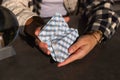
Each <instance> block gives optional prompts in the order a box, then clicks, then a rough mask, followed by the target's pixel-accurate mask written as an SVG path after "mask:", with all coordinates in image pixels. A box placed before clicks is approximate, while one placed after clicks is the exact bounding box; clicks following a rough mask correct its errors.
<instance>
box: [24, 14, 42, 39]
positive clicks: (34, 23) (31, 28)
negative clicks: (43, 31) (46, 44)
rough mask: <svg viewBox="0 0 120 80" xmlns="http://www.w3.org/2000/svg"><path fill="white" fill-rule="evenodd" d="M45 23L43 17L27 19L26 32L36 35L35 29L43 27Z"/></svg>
mask: <svg viewBox="0 0 120 80" xmlns="http://www.w3.org/2000/svg"><path fill="white" fill-rule="evenodd" d="M43 25H44V21H43V19H41V18H40V17H37V16H34V17H32V18H30V19H28V20H27V22H26V24H25V29H24V32H25V33H27V34H28V35H30V36H33V37H35V36H36V35H35V31H36V30H37V29H38V28H39V29H40V28H42V27H43Z"/></svg>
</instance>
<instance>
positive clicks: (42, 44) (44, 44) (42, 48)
mask: <svg viewBox="0 0 120 80" xmlns="http://www.w3.org/2000/svg"><path fill="white" fill-rule="evenodd" d="M39 47H40V49H41V50H42V51H43V52H44V53H46V54H47V55H50V51H49V50H48V45H47V44H46V43H43V42H40V43H39Z"/></svg>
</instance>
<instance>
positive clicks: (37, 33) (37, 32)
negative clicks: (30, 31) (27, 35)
mask: <svg viewBox="0 0 120 80" xmlns="http://www.w3.org/2000/svg"><path fill="white" fill-rule="evenodd" d="M40 30H41V27H38V28H37V29H36V31H35V35H36V36H38V35H39V33H40Z"/></svg>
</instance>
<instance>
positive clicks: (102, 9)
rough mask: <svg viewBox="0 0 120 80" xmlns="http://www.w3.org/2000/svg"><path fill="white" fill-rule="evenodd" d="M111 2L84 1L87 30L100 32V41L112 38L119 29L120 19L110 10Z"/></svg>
mask: <svg viewBox="0 0 120 80" xmlns="http://www.w3.org/2000/svg"><path fill="white" fill-rule="evenodd" d="M112 5H113V1H112V0H86V2H85V3H84V6H85V15H86V16H87V18H88V26H87V27H88V30H89V31H97V30H100V31H101V32H102V33H103V37H102V40H107V39H109V38H111V37H112V35H113V34H114V33H115V32H116V29H117V28H118V27H119V23H120V18H119V16H118V15H117V14H116V13H115V12H114V10H113V9H112Z"/></svg>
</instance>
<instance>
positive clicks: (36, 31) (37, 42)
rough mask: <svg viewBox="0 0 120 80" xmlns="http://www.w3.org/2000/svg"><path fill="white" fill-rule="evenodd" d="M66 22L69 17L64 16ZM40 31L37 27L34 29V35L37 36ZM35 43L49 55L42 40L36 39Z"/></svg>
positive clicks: (46, 46)
mask: <svg viewBox="0 0 120 80" xmlns="http://www.w3.org/2000/svg"><path fill="white" fill-rule="evenodd" d="M64 19H65V21H66V22H69V20H70V17H64ZM39 33H40V28H37V29H36V30H35V35H36V36H38V34H39ZM36 44H37V45H38V46H39V48H40V49H41V50H42V51H43V52H44V53H45V54H47V55H50V53H51V52H50V51H49V50H48V45H47V44H46V43H44V42H41V41H40V40H39V39H36Z"/></svg>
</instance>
